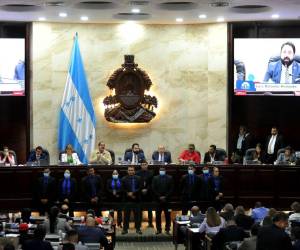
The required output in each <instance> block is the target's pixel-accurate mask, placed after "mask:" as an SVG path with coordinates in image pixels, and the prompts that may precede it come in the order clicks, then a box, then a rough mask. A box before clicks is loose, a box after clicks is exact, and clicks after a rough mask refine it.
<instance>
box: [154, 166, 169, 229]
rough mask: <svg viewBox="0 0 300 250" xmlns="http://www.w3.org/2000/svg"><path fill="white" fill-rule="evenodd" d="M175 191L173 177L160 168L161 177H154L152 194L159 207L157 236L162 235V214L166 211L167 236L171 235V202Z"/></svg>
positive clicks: (156, 213)
mask: <svg viewBox="0 0 300 250" xmlns="http://www.w3.org/2000/svg"><path fill="white" fill-rule="evenodd" d="M173 189H174V181H173V177H172V176H170V175H167V174H166V169H165V167H164V166H161V167H160V168H159V175H156V176H154V177H153V180H152V192H153V195H154V198H155V200H156V201H157V207H156V211H155V216H156V230H157V231H156V234H160V233H161V229H162V228H161V213H162V211H164V214H165V218H166V228H165V231H166V233H167V234H169V233H170V227H171V212H170V210H169V200H170V196H171V194H172V192H173Z"/></svg>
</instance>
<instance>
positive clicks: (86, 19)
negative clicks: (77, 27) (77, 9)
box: [80, 16, 89, 21]
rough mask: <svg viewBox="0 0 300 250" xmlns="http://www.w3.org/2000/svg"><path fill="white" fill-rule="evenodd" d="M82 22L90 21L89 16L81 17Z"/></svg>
mask: <svg viewBox="0 0 300 250" xmlns="http://www.w3.org/2000/svg"><path fill="white" fill-rule="evenodd" d="M80 20H81V21H88V20H89V17H87V16H82V17H80Z"/></svg>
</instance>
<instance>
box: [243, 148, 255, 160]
mask: <svg viewBox="0 0 300 250" xmlns="http://www.w3.org/2000/svg"><path fill="white" fill-rule="evenodd" d="M254 152H255V148H248V149H247V150H246V152H245V160H246V161H251V160H252V155H253V153H254Z"/></svg>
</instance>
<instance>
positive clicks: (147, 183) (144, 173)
mask: <svg viewBox="0 0 300 250" xmlns="http://www.w3.org/2000/svg"><path fill="white" fill-rule="evenodd" d="M136 175H137V176H139V177H140V178H141V196H140V197H141V202H147V203H150V202H152V191H151V183H152V178H153V171H152V170H149V169H148V163H147V162H146V161H144V162H143V163H142V164H141V170H139V171H138V172H137V173H136ZM147 210H148V226H149V227H153V224H152V208H151V206H148V209H147ZM141 218H142V210H141Z"/></svg>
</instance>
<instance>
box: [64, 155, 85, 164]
mask: <svg viewBox="0 0 300 250" xmlns="http://www.w3.org/2000/svg"><path fill="white" fill-rule="evenodd" d="M72 158H73V163H74V165H80V164H81V161H80V160H79V157H78V155H77V153H72ZM61 162H68V155H67V154H66V153H63V154H61Z"/></svg>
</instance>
